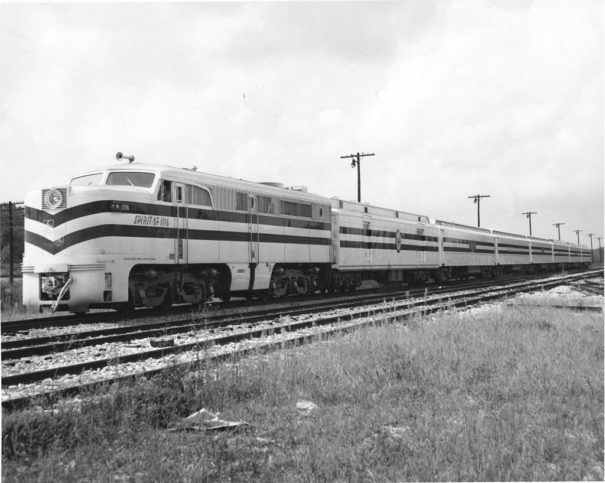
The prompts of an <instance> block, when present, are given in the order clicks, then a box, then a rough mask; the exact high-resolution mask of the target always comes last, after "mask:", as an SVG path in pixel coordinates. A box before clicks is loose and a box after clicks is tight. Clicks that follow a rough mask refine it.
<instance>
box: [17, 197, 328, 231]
mask: <svg viewBox="0 0 605 483" xmlns="http://www.w3.org/2000/svg"><path fill="white" fill-rule="evenodd" d="M116 203H117V204H120V205H128V211H117V210H114V209H112V208H111V205H112V204H116ZM176 208H177V207H176V206H174V205H160V204H151V203H136V202H132V201H113V200H102V201H93V202H91V203H85V204H82V205H77V206H74V207H71V208H67V209H66V210H63V211H60V212H58V213H55V214H54V215H53V214H51V213H46V212H45V211H43V210H38V209H36V208H32V207H30V206H26V207H25V218H28V219H30V220H34V221H38V222H40V223H44V222H45V221H46V220H52V222H53V226H54V227H57V226H60V225H62V224H63V223H66V222H68V221H72V220H76V219H78V218H82V217H84V216H90V215H96V214H100V213H105V214H133V215H150V216H166V217H169V218H174V217H176V215H177V210H176ZM178 208H179V211H178V216H179V217H180V218H188V219H190V220H210V221H219V222H229V223H252V222H256V219H258V223H259V224H261V225H269V226H283V227H288V228H305V229H308V230H330V229H331V225H330V223H326V222H322V221H316V220H310V219H307V220H304V219H300V218H286V217H284V216H282V215H268V214H264V213H263V214H261V213H247V212H235V211H220V210H214V209H212V208H192V207H184V206H179V207H178Z"/></svg>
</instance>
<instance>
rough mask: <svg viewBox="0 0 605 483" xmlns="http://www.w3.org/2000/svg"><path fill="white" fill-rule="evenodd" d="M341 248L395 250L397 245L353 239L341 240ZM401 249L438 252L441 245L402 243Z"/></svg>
mask: <svg viewBox="0 0 605 483" xmlns="http://www.w3.org/2000/svg"><path fill="white" fill-rule="evenodd" d="M340 247H341V248H365V249H379V250H394V249H395V245H394V244H393V243H379V242H361V241H352V240H341V241H340ZM401 250H407V251H417V252H437V251H439V247H436V246H425V245H406V244H403V243H402V244H401Z"/></svg>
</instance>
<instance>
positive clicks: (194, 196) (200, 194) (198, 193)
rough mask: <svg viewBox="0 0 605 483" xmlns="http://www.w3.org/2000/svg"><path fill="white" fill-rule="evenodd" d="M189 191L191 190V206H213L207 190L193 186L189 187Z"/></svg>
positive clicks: (189, 199)
mask: <svg viewBox="0 0 605 483" xmlns="http://www.w3.org/2000/svg"><path fill="white" fill-rule="evenodd" d="M187 189H188V190H189V193H188V197H187V202H188V203H189V204H190V205H202V206H212V200H211V198H210V193H209V192H208V191H207V190H205V189H203V188H200V187H199V186H191V185H187Z"/></svg>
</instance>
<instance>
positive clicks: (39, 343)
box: [1, 281, 519, 361]
mask: <svg viewBox="0 0 605 483" xmlns="http://www.w3.org/2000/svg"><path fill="white" fill-rule="evenodd" d="M507 283H508V284H511V283H513V284H514V283H519V282H518V281H515V282H503V283H500V284H498V286H501V287H503V286H506V284H507ZM486 285H487V286H490V287H491V286H493V283H492V282H485V281H483V282H474V283H471V284H469V283H467V284H464V285H462V286H456V287H454V288H452V287H431V289H430V291H429V289H428V288H425V289H416V290H408V291H406V292H403V293H402V292H399V293H393V292H388V293H377V294H376V293H371V294H366V295H359V294H358V295H357V297H355V298H353V299H352V298H351V297H350V296H349V297H347V298H345V299H344V300H342V299H340V300H339V299H329V300H320V301H313V302H309V301H304V300H302V299H293V300H292V303H293V304H294V306H293V307H284V306H283V305H282V306H279V307H271V306H269V307H268V308H265V307H263V308H259V309H253V310H251V311H250V312H248V313H246V314H245V315H244V314H241V313H240V314H235V315H234V314H233V313H231V314H223V313H215V314H211V313H206V314H194V318H192V317H191V314H189V317H188V318H185V319H177V320H162V321H159V322H148V323H140V324H136V325H125V326H113V327H109V328H105V329H94V330H82V331H78V332H73V331H70V332H62V333H60V334H57V335H49V336H43V337H19V338H17V337H15V338H13V339H11V340H6V339H5V340H3V342H2V352H1V359H2V360H3V361H8V360H14V359H19V358H23V357H32V356H40V355H46V354H52V353H57V352H61V351H67V350H73V349H77V348H80V347H88V346H94V345H101V344H108V343H113V342H128V341H132V340H136V339H143V338H153V337H162V336H167V335H174V334H180V333H185V332H189V331H191V330H195V329H220V328H222V327H226V326H229V325H233V324H234V323H235V321H234V318H242V323H256V322H258V321H262V320H266V319H268V318H274V317H279V316H296V315H300V314H304V313H307V314H313V313H318V312H322V311H325V310H327V309H329V308H340V309H345V308H349V307H354V306H357V305H361V304H366V305H370V304H376V303H379V302H380V301H382V300H384V299H385V296H388V298H389V299H392V300H393V301H395V300H402V299H406V298H409V297H418V296H421V295H422V294H423V293H424V296H425V297H426V296H428V295H429V294H431V295H433V294H440V293H447V292H450V291H452V290H458V291H460V290H472V289H476V288H480V287H482V286H486Z"/></svg>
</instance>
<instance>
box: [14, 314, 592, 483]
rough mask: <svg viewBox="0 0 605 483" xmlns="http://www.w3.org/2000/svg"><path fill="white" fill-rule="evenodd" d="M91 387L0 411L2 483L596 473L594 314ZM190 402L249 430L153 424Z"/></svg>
mask: <svg viewBox="0 0 605 483" xmlns="http://www.w3.org/2000/svg"><path fill="white" fill-rule="evenodd" d="M104 395H105V397H103V398H99V399H97V400H96V401H95V402H84V403H83V404H82V410H81V411H80V412H78V411H70V410H65V411H60V412H59V413H58V414H54V415H53V414H49V413H34V412H31V411H30V412H21V413H14V414H5V415H4V417H3V422H2V424H3V432H2V434H3V436H2V438H3V440H2V448H3V465H2V476H3V481H20V482H21V481H49V480H66V481H81V480H87V481H88V480H92V481H109V480H112V481H123V480H124V481H125V480H128V481H169V480H172V481H227V480H234V481H251V480H255V481H280V482H281V481H309V480H321V481H324V480H329V481H337V480H363V481H392V480H397V481H407V480H413V481H418V480H420V481H446V480H447V481H462V480H466V481H479V480H481V481H495V480H499V481H507V480H508V481H511V480H524V481H531V480H542V481H543V480H582V479H588V480H602V479H603V318H602V315H594V314H578V313H573V312H568V311H562V310H548V309H535V308H525V309H519V308H513V309H508V310H504V311H502V312H499V311H494V312H490V313H483V314H480V315H468V314H460V315H456V314H454V315H443V316H440V317H438V318H436V319H434V320H428V319H427V320H417V321H412V322H410V323H409V324H408V326H407V327H403V326H390V327H382V328H373V329H369V330H364V331H360V332H357V333H354V334H350V335H348V336H346V337H342V338H339V339H335V340H330V341H326V342H324V343H321V344H316V345H313V346H306V347H299V348H297V349H296V350H289V351H283V352H278V353H274V354H270V355H260V354H259V355H257V356H255V357H251V358H247V359H242V360H233V361H231V362H230V363H228V364H224V365H221V366H217V367H210V368H205V369H203V370H200V371H198V372H197V373H195V374H194V375H191V374H187V373H185V372H184V371H182V370H180V369H171V370H167V371H166V372H165V373H164V374H162V375H161V376H159V377H158V378H155V379H153V380H150V381H145V382H141V383H140V384H139V385H137V386H134V387H123V388H117V387H112V388H108V389H107V391H105V392H104ZM299 399H304V400H310V401H313V402H315V403H316V404H317V405H318V406H319V407H318V409H317V410H315V411H314V412H313V413H311V415H309V416H303V415H301V414H299V413H298V412H297V411H296V409H295V405H296V402H297V400H299ZM203 407H205V408H207V409H209V410H213V411H222V412H223V413H224V414H225V415H226V417H227V418H230V419H243V420H245V421H247V422H248V423H250V425H251V427H250V428H249V429H248V430H239V431H234V432H222V433H208V432H184V433H179V432H169V431H167V430H166V428H167V427H168V426H170V425H171V424H173V423H174V422H176V421H178V420H179V418H180V417H182V416H185V415H188V414H189V413H191V412H194V411H196V410H199V409H201V408H203Z"/></svg>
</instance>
